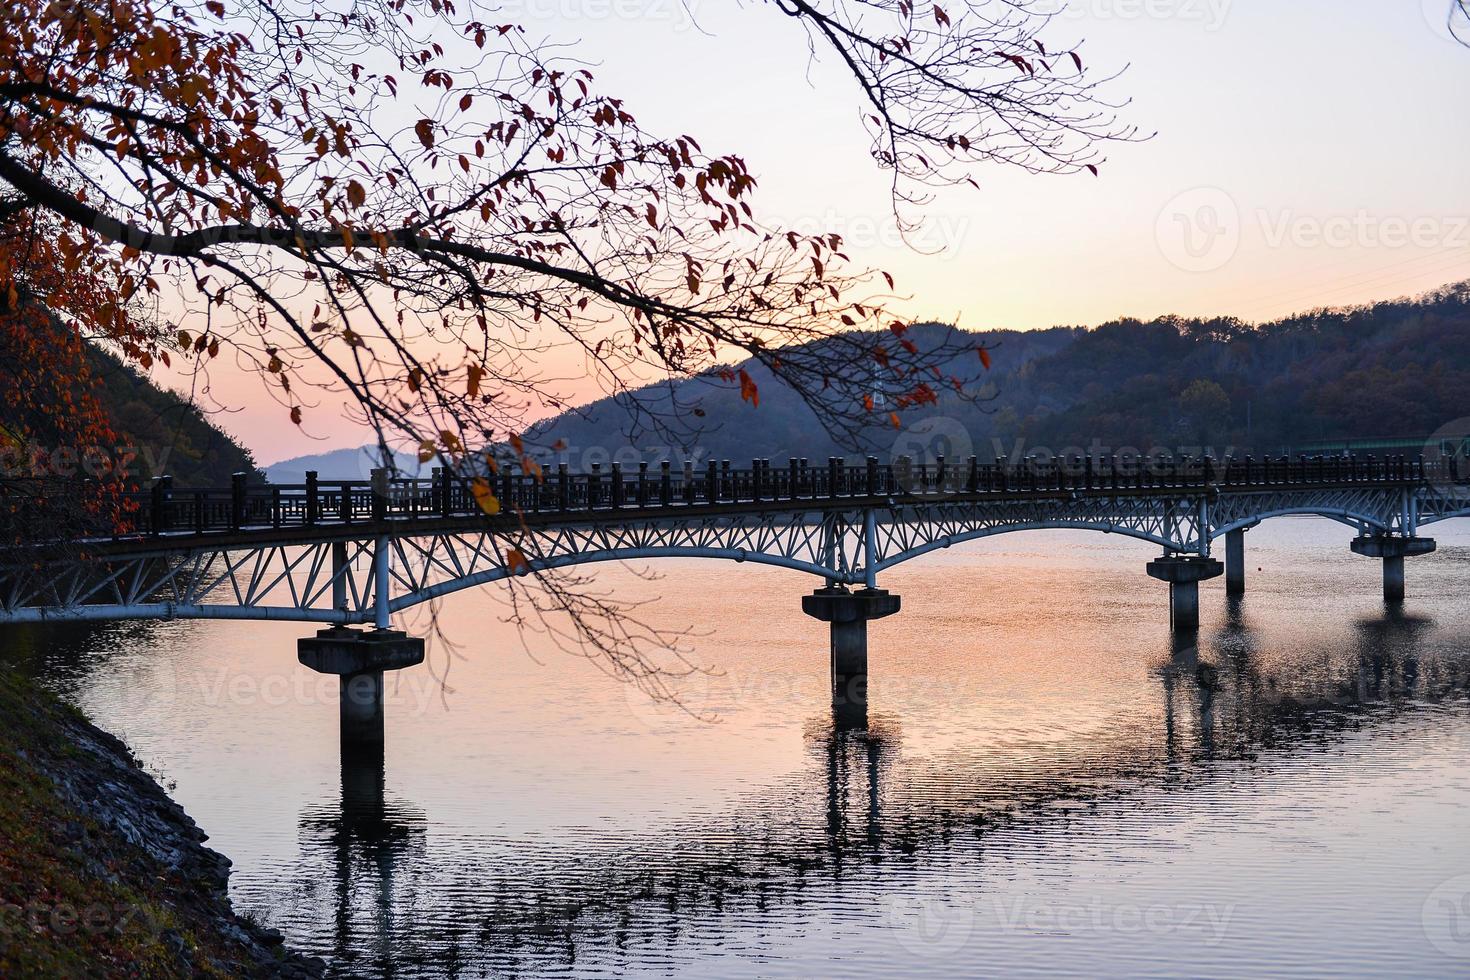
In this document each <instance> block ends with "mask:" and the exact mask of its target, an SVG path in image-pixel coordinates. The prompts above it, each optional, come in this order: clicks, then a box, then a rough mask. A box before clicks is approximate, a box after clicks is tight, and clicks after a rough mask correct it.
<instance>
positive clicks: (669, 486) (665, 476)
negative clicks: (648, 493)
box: [658, 460, 674, 507]
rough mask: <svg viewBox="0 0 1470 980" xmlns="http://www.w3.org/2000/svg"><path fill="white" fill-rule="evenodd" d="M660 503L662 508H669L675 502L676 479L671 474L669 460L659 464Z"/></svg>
mask: <svg viewBox="0 0 1470 980" xmlns="http://www.w3.org/2000/svg"><path fill="white" fill-rule="evenodd" d="M658 502H659V506H661V507H667V506H669V505H670V504H672V503H673V502H674V477H673V474H672V473H670V472H669V461H668V460H664V461H662V462H661V463H659V464H658Z"/></svg>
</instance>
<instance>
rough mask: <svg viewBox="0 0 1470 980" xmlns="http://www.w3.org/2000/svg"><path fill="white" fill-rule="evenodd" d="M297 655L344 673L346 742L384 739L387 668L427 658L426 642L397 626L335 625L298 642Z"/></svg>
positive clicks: (314, 665) (342, 708)
mask: <svg viewBox="0 0 1470 980" xmlns="http://www.w3.org/2000/svg"><path fill="white" fill-rule="evenodd" d="M296 659H297V660H299V661H300V662H301V663H302V664H303V665H304V666H306V667H309V668H311V669H312V670H314V671H316V672H317V673H320V674H336V675H337V676H338V677H340V678H341V685H342V686H341V697H340V699H339V702H340V708H339V710H340V713H341V731H342V744H343V745H344V746H347V745H372V744H381V743H382V741H383V672H384V671H385V670H402V669H403V668H405V667H413V666H415V665H416V664H421V663H423V662H424V641H423V640H422V639H419V638H418V637H412V636H409V635H408V634H406V633H401V632H399V631H397V630H371V631H368V630H358V629H352V628H350V627H346V626H334V627H332V628H331V629H325V630H321V631H319V632H318V633H317V635H316V636H309V637H304V638H302V639H300V640H297V641H296Z"/></svg>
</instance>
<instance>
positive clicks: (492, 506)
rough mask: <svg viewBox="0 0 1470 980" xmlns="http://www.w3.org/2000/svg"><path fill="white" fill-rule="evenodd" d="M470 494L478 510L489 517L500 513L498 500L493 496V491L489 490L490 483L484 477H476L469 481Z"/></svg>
mask: <svg viewBox="0 0 1470 980" xmlns="http://www.w3.org/2000/svg"><path fill="white" fill-rule="evenodd" d="M470 493H471V494H473V495H474V498H475V503H476V504H478V505H479V507H480V509H481V510H483V511H484V512H485V513H486V514H489V515H490V516H491V517H494V516H495V515H496V514H498V513H500V498H499V497H497V496H495V491H494V490H491V489H490V481H489V480H487V479H485V478H484V477H480V476H477V477H475V478H474V479H473V480H471V481H470Z"/></svg>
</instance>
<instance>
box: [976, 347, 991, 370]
mask: <svg viewBox="0 0 1470 980" xmlns="http://www.w3.org/2000/svg"><path fill="white" fill-rule="evenodd" d="M975 349H976V350H977V351H979V352H980V363H981V364H984V365H985V370H987V371H989V370H990V351H988V350H986V349H985V348H984V347H977V348H975Z"/></svg>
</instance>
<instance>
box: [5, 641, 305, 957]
mask: <svg viewBox="0 0 1470 980" xmlns="http://www.w3.org/2000/svg"><path fill="white" fill-rule="evenodd" d="M204 839H205V836H204V834H203V833H201V832H200V831H199V829H198V827H197V826H195V824H194V822H193V821H192V820H191V819H190V818H189V817H188V815H187V814H185V813H184V811H183V810H182V809H181V808H180V807H179V806H178V805H177V804H175V803H174V802H173V801H172V800H170V799H169V798H168V796H167V795H166V794H165V793H164V791H163V790H162V789H161V788H160V787H159V786H158V784H157V783H155V782H154V781H153V780H152V779H151V778H150V777H149V776H148V775H147V774H145V773H144V772H143V771H142V770H141V768H139V766H138V764H137V762H136V760H134V759H133V757H132V755H131V754H130V753H129V752H128V750H127V748H126V746H124V745H123V744H122V743H121V742H120V741H118V740H117V739H115V738H113V737H112V736H110V735H108V734H106V733H105V732H102V731H101V730H100V729H98V728H96V727H95V726H93V725H92V724H90V723H89V722H88V721H87V720H86V719H85V718H84V717H83V716H82V715H81V714H80V713H79V712H77V711H75V710H74V709H72V708H70V707H68V706H67V705H65V704H63V703H61V702H60V701H59V700H58V699H57V698H56V697H55V696H54V695H52V694H51V693H49V692H47V691H45V690H44V689H42V688H40V687H39V686H38V685H37V684H36V683H35V682H34V681H32V680H30V679H28V678H26V677H24V676H22V675H19V674H16V673H13V672H10V671H7V670H4V669H3V668H0V977H81V976H99V977H149V978H152V977H197V976H204V977H263V976H288V977H296V976H312V975H315V974H317V973H319V972H320V964H319V963H317V962H316V961H307V960H303V959H300V958H298V957H295V956H293V955H290V954H289V953H287V952H286V951H285V950H284V948H283V947H282V945H281V942H280V937H279V935H278V934H275V933H273V932H271V931H269V930H265V929H261V928H259V927H256V926H254V925H253V924H251V923H249V922H247V921H245V920H243V919H241V918H239V917H238V916H236V915H235V914H234V912H233V910H232V909H231V908H230V904H229V900H228V897H227V892H226V885H227V881H228V875H229V861H228V860H227V859H226V858H224V857H223V856H222V855H219V854H217V853H215V852H214V851H211V850H209V849H208V848H206V847H204V846H203V841H204Z"/></svg>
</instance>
